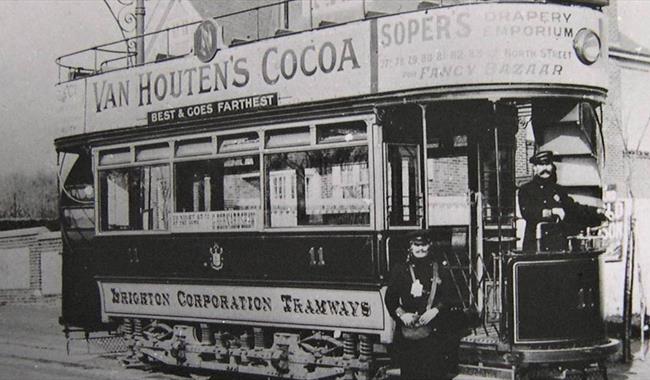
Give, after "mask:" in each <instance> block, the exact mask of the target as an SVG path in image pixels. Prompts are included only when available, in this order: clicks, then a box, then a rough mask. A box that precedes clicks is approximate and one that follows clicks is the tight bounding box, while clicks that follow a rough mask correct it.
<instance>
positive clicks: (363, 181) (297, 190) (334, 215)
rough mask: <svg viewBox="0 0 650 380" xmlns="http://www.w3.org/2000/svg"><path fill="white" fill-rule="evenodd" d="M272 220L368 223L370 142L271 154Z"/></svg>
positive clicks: (269, 205)
mask: <svg viewBox="0 0 650 380" xmlns="http://www.w3.org/2000/svg"><path fill="white" fill-rule="evenodd" d="M266 173H267V183H266V188H267V189H268V194H267V196H266V202H267V215H266V223H267V225H268V226H270V227H295V226H306V225H368V224H369V223H370V209H371V206H372V198H371V195H370V184H369V170H368V147H366V146H360V147H353V148H340V149H327V150H316V151H308V152H295V153H280V154H271V155H268V156H267V157H266Z"/></svg>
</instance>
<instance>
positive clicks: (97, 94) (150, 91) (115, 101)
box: [86, 23, 370, 132]
mask: <svg viewBox="0 0 650 380" xmlns="http://www.w3.org/2000/svg"><path fill="white" fill-rule="evenodd" d="M369 35H370V24H369V23H355V24H351V25H345V26H341V27H338V28H335V29H332V30H322V31H314V32H306V33H301V34H299V35H295V36H286V37H283V38H277V39H272V40H267V41H261V42H258V43H254V44H247V45H242V46H235V47H231V48H227V49H223V50H221V51H219V52H218V53H217V54H216V56H215V57H214V58H213V59H212V61H211V62H209V63H202V62H201V61H199V60H198V59H197V58H196V57H194V56H188V57H185V58H179V59H175V60H169V61H165V62H160V63H157V64H154V65H145V66H143V67H139V68H133V69H129V70H120V71H116V72H112V73H106V74H104V75H98V76H94V77H89V78H87V79H86V80H87V81H88V84H87V95H86V109H87V111H86V113H87V114H86V123H87V128H86V132H94V131H100V130H106V129H114V128H123V127H130V126H134V125H146V124H147V113H148V112H154V111H160V110H164V109H170V108H176V107H184V106H189V105H195V104H206V107H204V108H205V109H203V110H202V109H197V112H205V113H206V115H205V116H211V115H207V113H209V112H208V111H209V110H208V107H207V104H208V103H210V102H217V101H220V100H232V99H240V98H241V99H244V100H245V99H247V98H248V97H250V96H253V95H260V94H277V105H280V106H282V105H287V104H296V103H304V102H310V101H316V100H323V99H332V98H343V97H348V96H355V95H360V94H365V93H367V92H368V90H369V88H370V58H369V56H370V54H369V51H370V46H369V44H370V42H369V41H370V38H369ZM253 100H254V99H253ZM192 110H193V109H192ZM197 116H199V117H200V116H201V115H194V114H193V115H192V117H197Z"/></svg>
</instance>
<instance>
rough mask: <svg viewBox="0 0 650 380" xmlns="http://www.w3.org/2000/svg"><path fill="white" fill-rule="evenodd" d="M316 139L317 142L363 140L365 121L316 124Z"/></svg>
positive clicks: (365, 136) (365, 133) (365, 129)
mask: <svg viewBox="0 0 650 380" xmlns="http://www.w3.org/2000/svg"><path fill="white" fill-rule="evenodd" d="M317 136H318V137H317V141H318V143H319V144H323V143H334V142H348V141H357V140H365V139H366V138H367V128H366V123H364V122H363V121H353V122H347V123H336V124H327V125H319V126H317Z"/></svg>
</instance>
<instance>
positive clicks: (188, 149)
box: [176, 137, 213, 157]
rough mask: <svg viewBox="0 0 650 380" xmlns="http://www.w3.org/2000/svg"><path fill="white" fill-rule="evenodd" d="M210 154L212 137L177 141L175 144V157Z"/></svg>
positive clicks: (211, 151)
mask: <svg viewBox="0 0 650 380" xmlns="http://www.w3.org/2000/svg"><path fill="white" fill-rule="evenodd" d="M212 153H213V146H212V137H206V138H201V139H194V140H187V141H179V142H177V143H176V157H189V156H202V155H208V154H212Z"/></svg>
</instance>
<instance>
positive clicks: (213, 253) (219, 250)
mask: <svg viewBox="0 0 650 380" xmlns="http://www.w3.org/2000/svg"><path fill="white" fill-rule="evenodd" d="M210 268H212V269H214V270H221V269H223V247H221V246H220V245H219V244H217V243H214V245H213V246H212V247H210Z"/></svg>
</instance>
